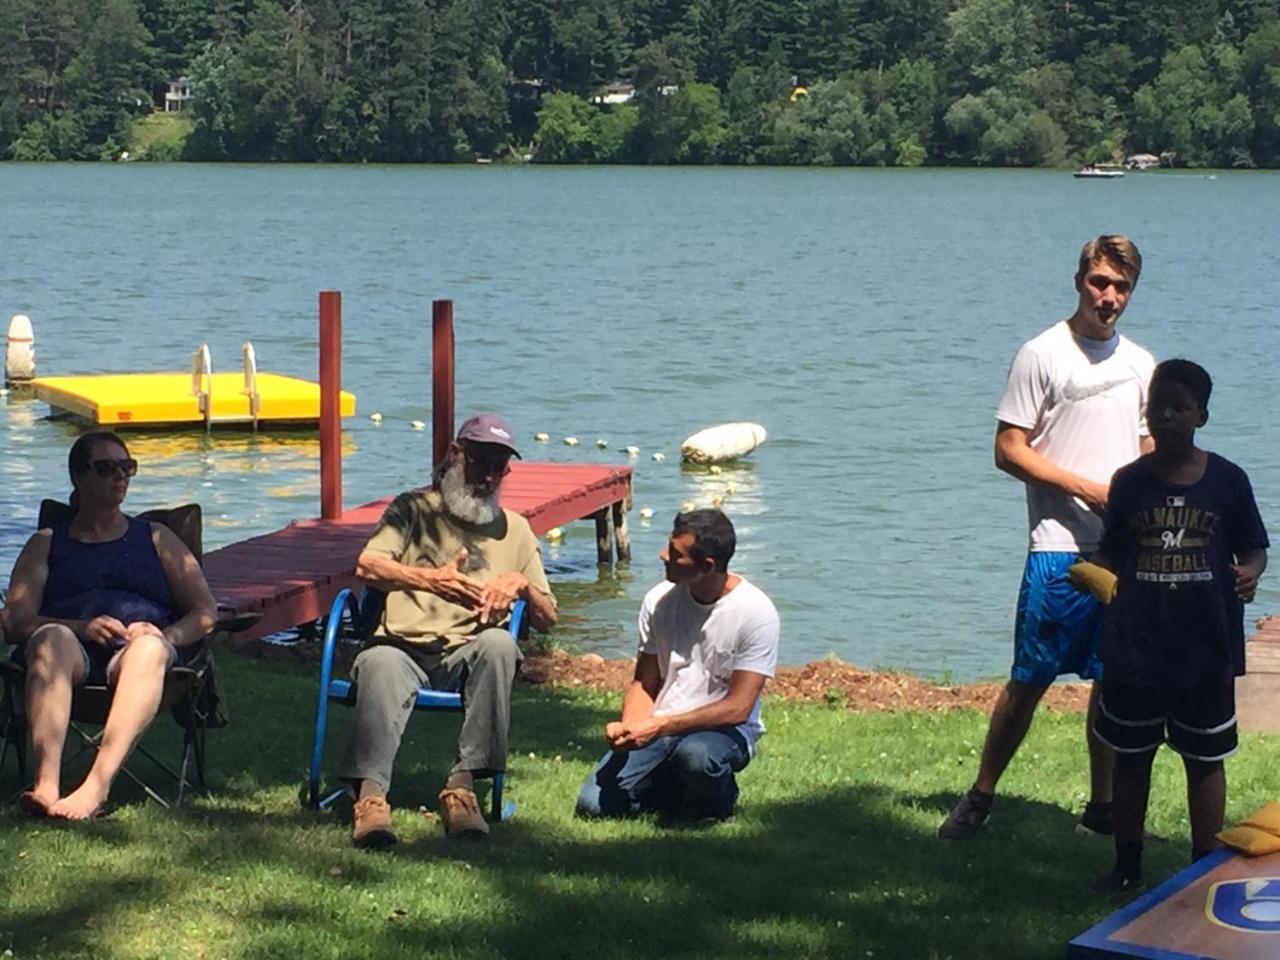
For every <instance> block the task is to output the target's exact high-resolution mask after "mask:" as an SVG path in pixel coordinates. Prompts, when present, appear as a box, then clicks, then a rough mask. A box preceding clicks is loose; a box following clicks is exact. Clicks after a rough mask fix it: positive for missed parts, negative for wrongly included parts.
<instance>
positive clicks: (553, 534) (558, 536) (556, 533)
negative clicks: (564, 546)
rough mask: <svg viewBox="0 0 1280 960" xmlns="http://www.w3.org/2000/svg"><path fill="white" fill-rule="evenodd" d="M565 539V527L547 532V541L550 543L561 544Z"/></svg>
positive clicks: (554, 528) (553, 528)
mask: <svg viewBox="0 0 1280 960" xmlns="http://www.w3.org/2000/svg"><path fill="white" fill-rule="evenodd" d="M563 539H564V527H552V528H551V529H550V530H548V531H547V541H548V542H549V543H559V542H560V541H561V540H563Z"/></svg>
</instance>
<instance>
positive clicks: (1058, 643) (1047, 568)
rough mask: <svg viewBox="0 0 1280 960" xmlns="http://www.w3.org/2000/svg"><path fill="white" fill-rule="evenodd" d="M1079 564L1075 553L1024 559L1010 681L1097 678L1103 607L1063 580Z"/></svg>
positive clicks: (1033, 555)
mask: <svg viewBox="0 0 1280 960" xmlns="http://www.w3.org/2000/svg"><path fill="white" fill-rule="evenodd" d="M1080 559H1081V557H1080V555H1079V554H1077V553H1029V554H1027V566H1026V569H1025V570H1024V571H1023V574H1022V588H1021V589H1020V590H1019V591H1018V614H1017V619H1016V621H1015V624H1014V644H1013V651H1014V652H1013V670H1012V672H1011V676H1012V678H1013V679H1014V680H1017V681H1019V682H1021V683H1029V684H1032V685H1034V686H1040V687H1047V686H1048V685H1049V684H1051V683H1053V681H1054V680H1055V679H1057V678H1058V677H1059V676H1060V675H1061V674H1064V673H1075V674H1079V675H1080V677H1081V679H1084V680H1096V679H1097V678H1098V677H1101V676H1102V659H1101V655H1100V654H1101V644H1102V621H1103V616H1104V614H1105V608H1104V607H1103V606H1102V604H1101V603H1099V602H1098V601H1097V599H1095V598H1094V596H1093V594H1091V593H1087V592H1084V591H1081V590H1077V589H1076V588H1075V587H1074V586H1073V585H1072V584H1071V581H1069V580H1068V579H1067V568H1068V567H1070V566H1071V565H1072V564H1073V563H1075V562H1076V561H1077V560H1080Z"/></svg>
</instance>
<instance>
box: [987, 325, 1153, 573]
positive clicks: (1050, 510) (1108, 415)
mask: <svg viewBox="0 0 1280 960" xmlns="http://www.w3.org/2000/svg"><path fill="white" fill-rule="evenodd" d="M1154 369H1155V360H1154V358H1153V357H1152V356H1151V354H1150V353H1148V352H1147V351H1146V350H1144V349H1143V348H1142V347H1140V346H1138V345H1137V344H1136V343H1134V342H1133V341H1132V340H1130V339H1128V338H1127V337H1124V336H1122V335H1120V334H1118V333H1117V334H1116V335H1114V336H1113V337H1111V338H1110V339H1109V340H1090V339H1088V338H1086V337H1077V336H1076V335H1075V334H1074V333H1072V332H1071V328H1070V327H1069V326H1068V325H1067V321H1065V320H1063V321H1061V322H1060V323H1056V324H1054V325H1053V326H1052V327H1050V328H1049V329H1048V330H1046V331H1045V332H1044V333H1042V334H1040V335H1039V336H1038V337H1035V338H1034V339H1032V340H1028V341H1027V342H1026V343H1025V344H1023V345H1022V348H1021V349H1020V350H1018V352H1017V354H1016V355H1015V356H1014V358H1013V364H1012V365H1011V366H1010V368H1009V380H1008V382H1007V383H1006V384H1005V388H1004V396H1002V397H1001V398H1000V405H999V407H997V408H996V419H997V420H1000V421H1003V422H1004V423H1011V424H1013V425H1014V426H1017V427H1024V428H1026V429H1028V430H1030V431H1031V438H1030V442H1031V448H1032V449H1033V450H1035V451H1036V452H1037V453H1039V454H1041V455H1042V456H1043V457H1045V458H1046V459H1047V460H1049V462H1051V463H1053V464H1055V465H1056V466H1059V467H1061V468H1062V469H1064V470H1069V471H1071V472H1072V473H1074V474H1078V475H1079V476H1082V477H1086V478H1088V479H1090V480H1094V481H1097V482H1098V483H1110V482H1111V475H1112V474H1113V473H1115V472H1116V470H1118V469H1120V467H1123V466H1124V465H1125V464H1126V463H1130V462H1131V461H1133V460H1135V459H1137V457H1138V453H1139V449H1138V443H1139V437H1145V436H1146V435H1147V433H1148V431H1147V420H1146V413H1147V385H1148V384H1149V383H1150V381H1151V373H1152V371H1153V370H1154ZM1027 521H1028V524H1029V526H1030V529H1031V550H1032V552H1036V551H1060V552H1064V553H1072V552H1080V553H1087V552H1089V551H1091V550H1094V549H1096V548H1097V546H1098V540H1099V539H1100V538H1101V537H1102V518H1101V517H1099V516H1098V515H1097V514H1096V513H1094V512H1093V511H1092V510H1090V509H1089V508H1088V507H1087V506H1085V504H1084V503H1083V501H1080V500H1078V499H1077V498H1075V497H1071V496H1068V495H1067V494H1065V493H1063V492H1062V491H1060V490H1055V489H1051V488H1049V487H1046V486H1042V485H1040V484H1033V483H1029V484H1027Z"/></svg>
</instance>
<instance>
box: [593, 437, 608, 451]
mask: <svg viewBox="0 0 1280 960" xmlns="http://www.w3.org/2000/svg"><path fill="white" fill-rule="evenodd" d="M596 446H597V447H599V448H600V449H601V450H607V449H609V441H608V440H606V439H604V438H603V437H597V438H596Z"/></svg>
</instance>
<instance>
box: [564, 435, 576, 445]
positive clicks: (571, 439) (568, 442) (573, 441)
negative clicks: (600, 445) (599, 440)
mask: <svg viewBox="0 0 1280 960" xmlns="http://www.w3.org/2000/svg"><path fill="white" fill-rule="evenodd" d="M564 445H565V446H566V447H576V446H577V445H578V438H577V437H565V438H564Z"/></svg>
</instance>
